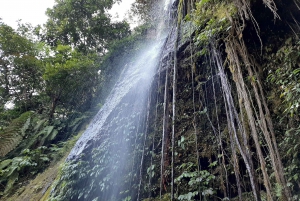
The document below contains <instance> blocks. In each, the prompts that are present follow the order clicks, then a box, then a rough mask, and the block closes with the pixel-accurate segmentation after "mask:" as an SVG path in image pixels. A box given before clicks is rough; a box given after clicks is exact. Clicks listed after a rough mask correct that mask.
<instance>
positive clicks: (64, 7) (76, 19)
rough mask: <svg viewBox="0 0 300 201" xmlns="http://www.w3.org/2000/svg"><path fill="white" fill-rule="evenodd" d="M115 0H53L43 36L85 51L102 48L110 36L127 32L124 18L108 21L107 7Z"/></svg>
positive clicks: (45, 38) (116, 37)
mask: <svg viewBox="0 0 300 201" xmlns="http://www.w3.org/2000/svg"><path fill="white" fill-rule="evenodd" d="M117 1H118V0H106V1H103V0H80V1H77V0H64V1H63V0H56V5H55V6H54V7H53V8H52V9H48V10H47V12H46V14H47V15H48V16H49V20H48V22H47V23H46V30H47V32H46V35H45V36H44V40H45V41H47V42H48V43H49V44H51V45H53V46H56V45H57V44H59V42H60V43H62V44H64V45H71V46H72V47H76V48H78V49H79V50H80V51H83V52H89V51H91V50H96V51H98V52H104V51H106V49H107V45H108V44H109V43H110V42H111V41H112V40H114V39H118V38H122V37H125V36H126V35H128V34H129V25H128V24H127V23H126V22H117V23H112V22H111V19H110V16H109V15H108V13H107V10H108V9H110V8H111V7H112V5H113V3H115V2H117Z"/></svg>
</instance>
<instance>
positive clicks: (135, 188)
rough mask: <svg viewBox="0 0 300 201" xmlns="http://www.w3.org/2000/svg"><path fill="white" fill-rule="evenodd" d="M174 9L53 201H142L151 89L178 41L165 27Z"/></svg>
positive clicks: (97, 122)
mask: <svg viewBox="0 0 300 201" xmlns="http://www.w3.org/2000/svg"><path fill="white" fill-rule="evenodd" d="M172 3H173V1H172V0H165V1H164V5H165V6H164V8H163V9H162V12H163V15H164V17H160V19H161V22H159V23H157V28H156V33H157V36H156V39H153V40H152V41H151V43H148V44H147V45H145V46H146V48H145V49H143V50H141V51H140V53H139V55H138V56H137V58H136V59H135V61H134V62H132V63H131V64H125V65H124V69H123V71H122V73H121V74H120V76H119V80H118V81H117V83H116V84H115V86H114V87H113V89H112V91H111V93H110V95H109V96H108V98H107V99H106V102H105V104H104V105H103V107H102V108H101V109H100V111H99V112H98V113H97V115H96V116H95V117H94V119H93V120H92V122H91V123H90V125H89V126H88V128H87V129H86V131H85V132H84V133H83V134H82V136H81V137H80V139H79V140H78V141H77V143H76V144H75V146H74V148H73V149H72V150H71V152H70V154H69V156H68V158H67V164H66V167H65V168H64V169H63V174H62V175H63V176H62V178H61V180H60V181H59V182H58V184H57V186H56V187H55V188H54V190H53V192H52V198H54V199H57V200H66V199H68V200H105V201H109V200H111V201H115V200H140V191H141V185H142V173H143V166H144V164H143V160H144V154H145V150H146V148H145V146H146V145H145V143H146V139H147V127H148V119H149V112H147V110H149V106H150V101H151V98H150V93H151V86H152V85H153V84H152V82H153V80H154V77H155V75H156V74H157V73H158V71H159V70H158V67H159V66H160V67H161V66H162V65H160V64H161V62H162V60H163V57H164V55H168V54H169V53H168V52H169V51H172V50H171V49H168V48H166V46H172V45H171V44H172V43H173V41H174V40H173V39H172V37H170V34H168V33H167V32H168V27H166V24H167V25H168V24H169V20H170V19H169V17H170V16H172V15H171V10H170V9H171V5H172ZM64 179H66V180H68V182H69V183H68V184H67V187H65V185H64V184H63V180H64ZM70 180H71V182H70ZM62 186H63V187H62ZM60 187H62V188H61V189H58V188H60Z"/></svg>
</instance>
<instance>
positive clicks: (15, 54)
mask: <svg viewBox="0 0 300 201" xmlns="http://www.w3.org/2000/svg"><path fill="white" fill-rule="evenodd" d="M114 2H118V1H113V0H108V1H103V0H85V1H84V0H82V1H75V0H64V1H63V0H57V1H56V5H55V6H54V7H53V8H51V9H48V11H47V14H48V16H49V17H50V18H49V21H48V22H47V23H46V26H45V27H44V28H43V29H42V28H41V27H38V28H32V27H30V26H28V25H19V29H18V30H13V29H12V28H11V27H9V26H7V25H5V24H4V23H1V24H0V50H1V51H0V70H1V71H0V94H1V96H0V103H1V104H0V107H1V108H0V115H1V117H0V140H1V141H0V157H2V158H0V193H1V194H0V196H1V195H7V194H9V193H10V192H12V191H13V190H14V187H16V186H20V185H22V182H23V181H25V180H26V179H27V178H28V177H29V178H31V177H33V176H34V175H36V174H37V173H38V172H41V171H43V169H44V168H46V167H47V166H49V164H50V163H51V162H50V161H51V160H52V161H53V162H55V161H57V160H58V158H60V157H62V155H63V154H64V153H63V152H64V151H65V150H66V149H67V148H66V146H70V145H69V144H68V143H66V142H65V141H66V140H67V139H68V138H70V137H71V136H72V135H74V134H75V133H77V132H78V131H79V130H80V129H81V128H83V126H84V125H85V123H86V122H87V120H88V119H89V117H91V116H92V115H93V114H95V111H97V110H98V109H99V106H101V104H102V103H103V101H104V97H106V96H107V95H108V94H109V93H110V90H111V88H112V86H113V85H114V83H115V82H116V81H117V79H118V77H119V76H120V75H122V74H121V71H122V70H123V66H124V65H123V64H126V65H127V66H129V65H133V64H134V63H135V62H136V61H137V57H138V56H137V55H138V53H139V51H140V50H141V47H143V46H148V45H149V43H151V40H153V37H154V36H153V35H155V33H156V32H155V31H156V30H155V31H153V30H151V29H152V28H153V27H154V28H155V27H156V25H157V24H158V21H157V20H158V18H159V15H157V13H158V12H159V10H160V9H163V6H162V2H160V1H156V0H153V1H144V0H137V1H136V2H135V3H134V4H133V6H132V12H136V13H138V15H139V17H140V18H139V19H140V20H141V21H143V23H144V25H143V26H140V27H138V28H137V29H135V30H134V31H133V33H130V30H129V26H128V24H127V23H126V22H120V23H112V22H111V19H110V16H109V15H108V14H107V9H109V8H111V6H112V4H113V3H114ZM170 7H172V8H171V10H169V13H168V15H169V16H172V20H171V22H169V21H164V23H165V24H170V27H171V28H170V33H169V36H168V37H167V41H166V42H165V43H166V46H165V47H166V48H165V49H166V50H164V51H166V52H164V53H166V54H162V58H160V64H159V69H158V72H157V74H156V76H155V80H154V81H153V85H152V88H151V93H150V95H149V97H148V100H143V101H142V100H140V99H138V97H139V93H141V92H142V90H138V88H137V89H136V90H135V91H136V92H132V93H128V94H127V95H126V96H125V98H124V102H122V103H121V104H120V105H117V107H116V108H115V110H114V111H113V113H112V114H113V115H110V116H109V117H108V118H107V119H108V120H107V122H106V123H105V124H104V126H103V128H101V129H102V130H101V135H99V136H97V138H96V139H95V140H94V141H93V142H92V143H91V144H92V145H91V146H89V147H88V148H87V149H86V150H84V151H83V154H82V155H80V157H79V158H77V159H76V160H69V161H68V162H66V163H65V164H64V165H63V166H62V169H61V171H60V173H59V175H58V177H57V180H56V181H55V182H54V183H53V185H52V187H51V188H49V189H50V190H49V194H50V191H51V194H50V195H49V197H47V199H50V200H112V201H115V200H122V201H130V200H143V201H157V200H162V201H164V200H201V201H202V200H204V201H208V200H213V201H217V200H224V201H225V200H234V201H235V200H236V201H237V200H239V201H248V200H249V201H250V200H251V201H252V200H255V201H264V200H268V201H275V200H278V201H279V200H280V201H293V200H299V198H300V194H299V192H300V183H299V178H300V127H299V121H300V118H299V106H300V100H299V98H300V84H299V78H300V77H299V76H300V66H299V61H300V54H299V51H300V42H299V32H300V27H299V22H298V21H300V15H299V8H300V2H299V1H298V0H295V1H281V0H241V1H239V0H200V1H196V0H175V1H173V4H172V5H171V6H170ZM150 8H154V9H153V10H152V9H150ZM279 18H280V19H279ZM272 19H274V21H272ZM151 37H152V38H151ZM149 41H150V42H149ZM170 41H171V42H170ZM168 45H169V46H168ZM170 46H171V47H170ZM129 96H132V97H136V98H137V99H138V100H137V102H138V104H144V105H143V106H144V107H143V108H144V109H145V111H146V109H147V112H144V116H143V115H142V114H143V112H136V113H133V114H132V115H130V116H129V115H127V114H129V111H127V110H126V108H128V107H127V106H128V105H129V106H130V105H132V104H133V102H132V101H131V99H130V98H128V97H129ZM126 97H127V98H126ZM139 100H140V101H139ZM9 103H14V107H13V108H11V109H8V108H7V106H8V105H9ZM129 110H133V109H132V108H130V107H129ZM136 122H138V124H136ZM141 122H142V123H141ZM115 124H118V125H120V126H115V127H113V126H111V127H109V126H110V125H115ZM108 128H109V129H108ZM112 136H115V137H114V138H113V137H112ZM116 136H121V137H116ZM122 140H123V141H125V142H127V143H128V142H129V145H130V146H128V148H127V149H126V152H125V149H124V148H122V147H121V146H120V144H118V143H119V141H122ZM68 148H69V147H68ZM129 156H130V157H129ZM124 161H126V162H124ZM17 181H18V182H17ZM47 188H48V187H47ZM112 192H113V193H112Z"/></svg>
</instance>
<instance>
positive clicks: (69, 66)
mask: <svg viewBox="0 0 300 201" xmlns="http://www.w3.org/2000/svg"><path fill="white" fill-rule="evenodd" d="M94 60H95V55H93V54H89V55H84V54H82V53H80V52H78V51H76V50H72V48H71V47H70V46H66V45H58V46H57V48H56V49H55V51H54V56H53V57H49V58H48V59H47V60H46V62H45V72H44V74H43V78H44V80H45V82H46V87H45V92H46V94H47V95H48V96H49V97H50V99H51V106H50V113H49V116H50V118H53V115H54V113H55V111H56V108H57V106H58V105H60V106H62V108H64V109H66V110H68V111H71V110H73V109H80V108H84V107H88V106H89V103H90V102H89V101H90V100H91V98H92V97H93V95H94V94H95V91H96V87H97V86H98V80H99V79H98V77H99V74H98V72H97V71H98V68H97V67H96V66H95V65H94Z"/></svg>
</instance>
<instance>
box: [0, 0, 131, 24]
mask: <svg viewBox="0 0 300 201" xmlns="http://www.w3.org/2000/svg"><path fill="white" fill-rule="evenodd" d="M134 1H135V0H123V2H122V4H120V5H114V7H113V9H112V11H111V12H110V13H111V14H113V15H114V14H116V13H118V15H119V17H120V18H123V17H124V16H125V13H126V12H127V11H128V10H129V8H130V5H131V4H132V3H133V2H134ZM53 5H54V0H0V18H2V20H3V22H4V23H6V24H8V25H9V26H12V27H13V28H17V22H16V21H17V20H19V19H21V20H22V22H23V23H27V22H29V23H31V24H32V25H33V26H36V25H38V24H41V25H42V24H44V23H45V22H46V21H47V17H46V15H45V12H46V9H47V8H52V7H53ZM114 19H116V17H115V18H114Z"/></svg>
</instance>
